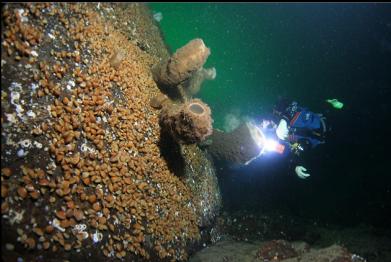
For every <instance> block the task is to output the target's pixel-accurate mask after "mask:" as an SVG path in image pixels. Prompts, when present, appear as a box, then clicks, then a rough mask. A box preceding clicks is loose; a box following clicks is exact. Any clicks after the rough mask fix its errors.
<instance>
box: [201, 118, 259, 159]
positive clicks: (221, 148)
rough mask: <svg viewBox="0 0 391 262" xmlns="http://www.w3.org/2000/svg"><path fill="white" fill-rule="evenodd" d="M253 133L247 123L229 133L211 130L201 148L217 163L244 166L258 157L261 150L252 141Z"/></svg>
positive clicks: (252, 129) (255, 142) (254, 141)
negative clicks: (205, 149)
mask: <svg viewBox="0 0 391 262" xmlns="http://www.w3.org/2000/svg"><path fill="white" fill-rule="evenodd" d="M254 131H255V129H254V128H253V126H252V125H251V124H249V123H245V124H242V125H241V126H239V127H238V128H236V129H235V130H233V131H232V132H229V133H226V132H223V131H220V130H213V134H212V135H211V136H210V137H209V138H208V140H207V141H206V142H204V143H203V144H202V147H205V148H207V150H208V152H209V153H210V154H211V155H212V157H213V158H214V159H215V160H216V161H218V162H222V163H228V164H230V165H246V164H248V163H250V162H251V161H252V160H254V159H255V158H256V157H258V156H259V154H260V152H261V149H262V148H261V147H260V145H258V144H257V141H256V139H254Z"/></svg>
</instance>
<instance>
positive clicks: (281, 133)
mask: <svg viewBox="0 0 391 262" xmlns="http://www.w3.org/2000/svg"><path fill="white" fill-rule="evenodd" d="M288 133H289V130H288V124H287V122H286V121H285V120H284V119H281V121H280V123H279V124H278V127H277V130H276V134H277V136H278V138H279V139H281V140H285V139H286V138H287V137H288Z"/></svg>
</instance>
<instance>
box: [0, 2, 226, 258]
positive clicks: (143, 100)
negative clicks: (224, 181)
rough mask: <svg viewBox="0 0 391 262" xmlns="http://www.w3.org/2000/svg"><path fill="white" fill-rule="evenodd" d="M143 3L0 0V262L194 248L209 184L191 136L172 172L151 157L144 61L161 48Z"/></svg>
mask: <svg viewBox="0 0 391 262" xmlns="http://www.w3.org/2000/svg"><path fill="white" fill-rule="evenodd" d="M145 6H146V5H144V4H137V3H136V4H129V3H128V4H113V3H20V4H19V3H15V4H6V5H4V6H3V8H2V18H3V22H4V23H2V32H1V33H2V40H3V43H2V45H3V48H2V50H1V52H2V53H1V56H2V63H1V71H2V96H1V113H2V136H1V142H2V147H1V164H2V170H1V184H2V185H1V186H2V189H1V193H2V205H1V212H2V220H1V226H2V229H3V230H2V232H1V234H2V255H1V256H2V260H3V261H16V258H18V257H19V258H20V259H19V260H22V259H23V261H36V260H37V259H38V260H42V261H57V260H64V259H66V258H68V257H72V260H80V261H92V260H93V261H106V260H114V259H124V260H127V261H143V260H147V259H149V260H150V261H158V260H163V261H169V260H176V261H183V260H187V257H188V253H189V251H190V246H191V250H195V249H199V248H200V246H201V245H200V243H199V241H200V235H201V233H202V231H203V230H204V229H203V228H201V226H203V225H206V224H207V223H209V222H210V223H212V222H213V219H214V217H215V216H216V214H217V213H218V210H219V207H220V206H219V200H218V199H219V197H220V192H219V189H218V185H217V183H216V177H215V173H214V168H213V165H212V163H211V162H210V161H209V160H207V159H206V157H205V156H204V155H203V154H202V152H200V150H199V149H198V148H197V147H196V146H195V145H193V146H188V147H183V148H184V150H183V151H181V152H180V153H181V154H182V155H181V156H182V157H183V158H184V160H185V161H186V165H185V168H184V172H185V174H184V175H183V176H182V177H181V176H180V174H179V173H174V172H173V171H172V170H171V169H170V167H169V166H168V163H167V161H166V159H164V158H163V157H162V156H161V151H162V150H164V149H165V148H163V147H160V144H159V142H160V138H161V137H160V135H161V131H162V130H161V128H160V126H159V113H158V112H157V111H156V110H153V109H152V108H151V107H150V106H149V105H151V106H157V107H163V106H165V102H166V99H165V98H164V96H163V97H161V98H160V99H156V100H155V101H154V102H155V103H153V102H152V101H151V100H153V98H154V97H156V96H159V94H160V90H159V88H158V86H157V85H156V83H155V81H154V80H153V78H152V74H151V67H152V65H155V64H157V63H158V62H159V61H161V60H162V59H165V58H167V57H168V51H167V50H165V49H162V46H163V47H164V45H163V41H162V39H160V35H159V34H153V33H152V32H155V33H156V32H158V31H156V30H155V29H156V28H155V27H153V26H155V24H156V23H154V22H153V20H152V17H151V15H150V12H146V9H147V8H146V7H145ZM148 19H149V20H150V21H148ZM150 26H151V27H150ZM154 28H155V29H154ZM130 29H131V31H129V30H130ZM137 43H142V44H143V45H145V46H146V47H147V48H146V49H145V50H141V49H140V48H139V46H138V44H137ZM119 47H120V50H123V51H124V53H122V54H121V53H117V51H118V48H119ZM121 52H122V51H121ZM113 53H114V55H113ZM124 54H126V55H124ZM166 54H167V56H166ZM116 68H117V69H120V70H116ZM167 101H168V100H167ZM202 108H203V109H205V108H206V107H205V106H204V105H202ZM197 109H199V108H198V107H197V106H194V107H192V108H191V109H189V110H193V111H194V110H195V113H199V111H198V110H197ZM208 109H209V108H208ZM205 112H209V114H210V110H209V111H208V110H206V109H205ZM201 115H202V114H201ZM201 133H202V132H201ZM206 133H207V132H206ZM171 146H172V145H171V144H170V145H168V146H167V147H166V148H170V147H171ZM190 156H192V157H193V158H192V159H191V160H190V159H189V157H190ZM196 160H197V161H196ZM173 161H178V158H175V159H173ZM193 171H194V172H197V174H195V173H194V172H193ZM181 174H182V173H181ZM196 175H198V176H197V177H196ZM190 176H194V179H191V178H190ZM194 181H196V183H197V185H191V183H193V182H194ZM213 181H214V182H213ZM6 242H7V243H6ZM7 247H8V248H7ZM10 247H13V248H10ZM3 250H4V252H3Z"/></svg>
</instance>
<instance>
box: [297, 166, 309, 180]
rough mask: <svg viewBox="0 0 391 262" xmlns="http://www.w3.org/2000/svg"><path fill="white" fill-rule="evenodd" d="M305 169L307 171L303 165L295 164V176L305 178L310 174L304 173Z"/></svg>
mask: <svg viewBox="0 0 391 262" xmlns="http://www.w3.org/2000/svg"><path fill="white" fill-rule="evenodd" d="M305 171H307V169H306V168H305V167H303V166H296V168H295V172H296V174H297V176H298V177H300V178H302V179H306V178H307V177H309V176H310V174H307V173H304V172H305Z"/></svg>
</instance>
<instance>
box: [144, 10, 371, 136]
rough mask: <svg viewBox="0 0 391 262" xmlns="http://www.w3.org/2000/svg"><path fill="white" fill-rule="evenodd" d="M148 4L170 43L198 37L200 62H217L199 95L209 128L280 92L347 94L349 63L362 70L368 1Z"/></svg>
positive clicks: (315, 98) (250, 111)
mask: <svg viewBox="0 0 391 262" xmlns="http://www.w3.org/2000/svg"><path fill="white" fill-rule="evenodd" d="M150 7H151V9H152V10H153V11H154V12H161V13H162V14H163V19H162V20H161V22H160V25H161V28H162V31H163V34H164V37H165V41H166V43H167V44H168V46H169V47H170V48H171V50H172V51H175V50H176V49H177V48H179V47H181V46H183V45H184V44H186V43H187V42H188V41H190V40H191V39H194V38H197V37H199V38H202V39H203V40H204V42H205V44H206V45H207V46H208V47H210V49H211V55H210V56H209V58H208V61H207V63H206V65H205V67H212V66H214V67H216V70H217V77H216V79H215V80H213V81H206V82H205V83H204V85H203V87H202V89H201V91H200V93H198V95H197V97H199V98H201V99H202V100H203V101H204V102H206V103H207V104H208V105H209V106H210V107H211V109H212V114H213V118H214V127H215V128H223V124H224V117H225V116H226V115H227V114H228V113H235V114H236V115H240V116H256V115H257V114H262V113H265V112H267V111H268V110H270V109H271V106H272V105H273V103H274V102H275V101H276V99H277V97H278V96H285V97H288V98H290V99H295V100H297V101H299V103H302V104H304V105H306V106H308V107H310V108H312V109H313V110H317V107H319V105H321V104H323V103H325V99H328V98H338V99H339V100H341V101H344V102H345V100H346V97H347V96H349V94H350V93H349V92H348V91H346V90H348V89H350V88H351V86H350V85H351V83H350V82H351V78H353V77H355V76H353V75H352V74H351V73H350V74H349V72H348V71H349V70H350V71H352V70H354V73H355V74H358V75H360V72H361V71H364V70H365V65H363V63H362V61H360V60H362V57H361V58H357V57H358V56H357V54H355V52H356V53H357V52H361V50H362V49H360V48H357V43H360V45H364V46H365V44H366V42H368V41H370V40H371V39H370V38H371V37H372V35H371V34H368V33H369V32H366V31H365V28H364V31H363V27H364V26H365V24H366V23H367V19H369V18H371V17H370V15H371V14H370V11H367V10H368V9H371V8H372V7H369V8H368V6H365V5H360V6H354V5H336V4H261V3H252V4H239V3H151V4H150ZM365 12H368V13H365ZM363 16H364V17H363ZM362 32H364V33H365V34H363V33H362ZM352 50H353V51H352ZM360 54H361V53H360ZM364 55H365V54H364ZM351 98H352V97H351Z"/></svg>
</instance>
